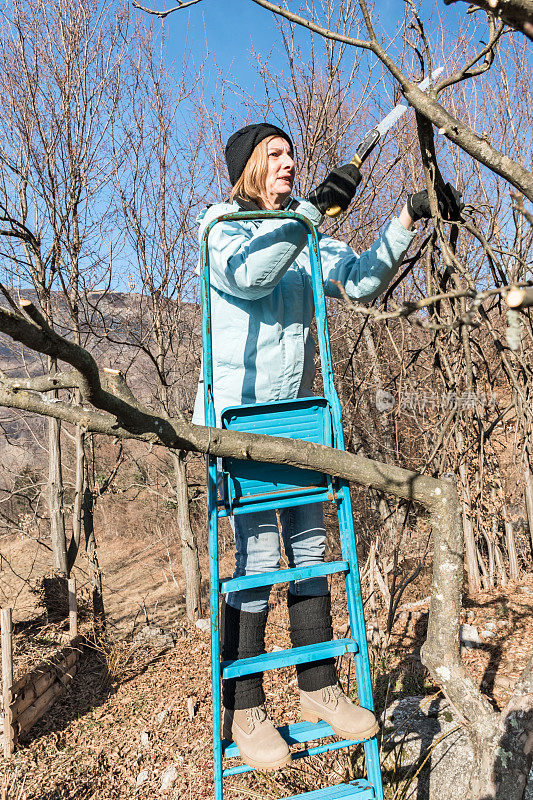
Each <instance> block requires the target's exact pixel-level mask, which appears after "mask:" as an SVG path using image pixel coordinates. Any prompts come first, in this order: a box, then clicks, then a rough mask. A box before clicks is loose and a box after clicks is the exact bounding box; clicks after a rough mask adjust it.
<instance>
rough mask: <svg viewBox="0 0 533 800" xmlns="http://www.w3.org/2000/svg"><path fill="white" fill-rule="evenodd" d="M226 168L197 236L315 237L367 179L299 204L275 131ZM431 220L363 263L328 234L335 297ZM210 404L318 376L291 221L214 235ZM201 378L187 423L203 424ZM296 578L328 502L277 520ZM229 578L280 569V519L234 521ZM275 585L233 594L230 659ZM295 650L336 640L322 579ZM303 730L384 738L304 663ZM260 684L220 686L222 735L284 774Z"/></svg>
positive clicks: (302, 391) (262, 395) (389, 239)
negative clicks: (226, 191)
mask: <svg viewBox="0 0 533 800" xmlns="http://www.w3.org/2000/svg"><path fill="white" fill-rule="evenodd" d="M225 155H226V162H227V165H228V171H229V175H230V180H231V183H232V186H233V189H232V192H231V197H230V202H226V203H219V204H217V205H214V206H210V207H209V208H208V209H206V210H205V211H204V212H203V213H202V214H201V215H200V217H199V222H200V231H199V237H200V240H201V239H202V236H203V233H204V230H205V228H206V226H207V225H208V224H209V223H210V222H211V221H212V220H214V219H215V218H217V217H219V216H221V215H223V214H226V213H228V212H231V211H238V210H259V209H271V210H280V209H289V208H290V209H293V210H297V211H298V213H300V214H302V215H304V216H305V217H307V218H308V219H309V220H310V221H311V222H312V223H313V224H314V225H316V226H319V225H320V224H321V222H322V220H323V213H324V212H325V211H326V209H327V208H330V207H331V206H340V207H341V208H342V209H343V210H345V209H346V208H347V207H348V205H349V203H350V202H351V200H352V198H353V196H354V194H355V191H356V189H357V186H358V184H359V182H360V181H361V176H360V174H359V171H358V169H357V168H356V167H355V166H353V165H352V164H348V165H345V166H343V167H340V168H339V169H337V170H334V171H333V172H332V173H331V174H330V175H329V176H328V178H327V179H326V180H325V181H324V182H323V183H322V184H320V186H318V187H317V188H316V189H315V190H314V191H313V192H311V194H310V196H309V198H308V199H307V200H293V199H291V192H292V187H293V183H294V174H295V164H294V157H293V148H292V142H291V139H290V138H289V136H288V135H287V134H286V133H285V132H284V131H283V130H281V129H280V128H278V127H277V126H275V125H270V124H268V123H259V124H257V125H247V126H246V127H244V128H242V129H241V130H239V131H237V132H236V133H235V134H233V136H231V137H230V139H229V140H228V143H227V146H226V150H225ZM422 216H427V217H429V216H430V211H429V203H428V199H427V193H425V192H420V193H417V194H416V195H413V196H410V197H409V198H408V202H407V204H406V205H405V206H404V208H403V210H402V212H401V214H400V217H399V219H393V220H391V221H390V222H389V223H388V225H387V226H386V228H385V230H384V232H383V234H382V235H381V237H380V238H379V239H378V240H377V242H375V244H374V245H373V246H372V247H371V248H370V249H369V250H367V251H366V252H364V253H362V254H361V255H357V254H356V253H355V252H354V251H353V250H352V249H351V248H350V247H348V246H347V245H346V244H344V243H343V242H341V241H338V240H335V239H331V238H329V237H327V236H320V252H321V258H322V269H323V276H324V288H325V292H326V294H327V295H329V296H331V297H339V290H338V287H337V286H336V285H335V283H334V281H338V282H339V283H340V284H341V285H342V286H344V288H345V290H346V292H347V294H348V295H349V297H352V298H354V299H357V300H360V301H370V300H372V299H373V298H374V297H376V296H377V295H379V294H380V293H381V292H382V291H383V290H384V289H385V288H386V286H387V284H388V283H389V281H390V280H391V278H392V277H393V276H394V274H395V273H396V271H397V268H398V265H399V263H400V261H401V259H402V256H403V254H404V252H405V251H406V249H407V248H408V246H409V244H410V242H411V240H412V238H413V236H414V233H413V232H412V230H411V229H412V227H413V222H414V220H415V219H420V218H421V217H422ZM209 253H210V272H211V286H212V292H211V313H212V336H213V379H214V402H215V410H216V414H217V424H219V421H220V413H221V411H222V409H224V408H225V407H226V406H231V405H240V404H248V403H263V402H269V401H276V400H286V399H292V398H295V397H301V396H308V395H310V394H311V387H312V383H313V378H314V364H313V357H314V350H315V348H314V343H313V340H312V338H311V336H310V333H309V328H310V325H311V321H312V317H313V293H312V285H311V279H310V266H309V256H308V253H307V239H306V232H305V230H304V227H303V226H302V225H301V224H300V223H299V222H297V221H295V220H263V221H260V220H253V221H251V220H246V221H244V220H241V221H231V222H228V221H224V222H221V223H220V224H218V225H216V226H215V227H214V228H213V230H212V232H211V234H210V237H209ZM203 395H204V391H203V383H202V381H200V385H199V387H198V394H197V398H196V404H195V411H194V417H193V421H194V422H196V423H197V424H205V421H204V408H203ZM280 519H281V527H282V538H283V543H284V548H285V553H286V556H287V559H288V562H289V566H290V567H301V566H309V565H312V564H316V563H319V562H322V561H323V560H324V550H325V539H326V532H325V529H324V522H323V516H322V505H321V504H320V503H318V504H312V505H307V506H299V507H295V508H285V509H282V510H281V511H280ZM232 525H233V528H234V533H235V542H236V550H237V552H236V568H235V572H234V577H239V576H242V575H249V574H255V573H260V572H269V571H273V570H275V569H278V568H279V559H280V549H279V533H278V526H277V520H276V513H275V512H274V511H264V512H258V513H256V514H246V515H240V516H236V517H235V518H234V519H233V522H232ZM269 591H270V587H262V588H258V589H253V590H246V591H240V592H232V593H230V594H229V595H228V596H227V597H226V598H225V600H224V601H223V604H222V620H221V628H222V634H221V635H222V657H223V659H224V660H232V659H236V658H249V657H251V656H255V655H259V654H260V653H262V652H264V633H265V626H266V621H267V605H268V597H269ZM288 607H289V619H290V627H291V641H292V645H293V647H299V646H303V645H307V644H315V643H317V642H322V641H327V640H330V639H331V638H332V635H333V634H332V626H331V613H330V596H329V592H328V584H327V579H326V578H325V577H320V578H309V579H306V580H300V581H295V582H293V583H291V584H290V585H289V591H288ZM296 669H297V676H298V685H299V689H300V702H301V711H302V718H303V719H310V720H316V719H323V720H325V721H326V722H328V723H329V724H330V725H331V727H332V728H333V729H334V731H335V732H336V733H337V734H338V735H339V736H342V737H344V738H349V739H365V738H368V737H371V736H373V735H374V734H375V733H376V732H377V729H378V726H377V722H376V720H375V717H374V715H373V714H372V713H371V712H370V711H368V710H367V709H363V708H360V707H359V706H356V705H354V704H353V703H351V701H350V700H349V699H348V698H347V697H346V695H345V694H344V693H343V692H342V690H341V689H340V687H339V686H338V684H337V676H336V673H335V667H334V661H333V659H329V660H327V661H322V662H315V663H313V664H302V665H299V666H297V668H296ZM264 701H265V696H264V693H263V688H262V674H261V673H258V674H256V675H250V676H246V677H243V678H238V679H234V680H228V681H224V684H223V705H224V709H225V710H224V727H223V733H224V737H225V738H227V739H230V740H233V741H235V742H236V744H237V746H238V747H239V751H240V754H241V756H242V758H243V760H244V761H245V762H247V763H248V764H249V765H250V766H252V767H254V768H256V769H277V768H279V767H281V766H283V765H284V764H286V763H288V761H289V760H290V752H289V749H288V747H287V744H286V742H285V741H284V740H283V739H282V737H281V736H280V734H279V733H278V731H277V729H276V728H275V727H274V726H273V725H272V723H271V722H270V720H269V719H268V717H267V715H266V712H265V709H264Z"/></svg>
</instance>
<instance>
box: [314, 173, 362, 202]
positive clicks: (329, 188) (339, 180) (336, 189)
mask: <svg viewBox="0 0 533 800" xmlns="http://www.w3.org/2000/svg"><path fill="white" fill-rule="evenodd" d="M361 180H362V178H361V173H360V172H359V170H358V169H357V167H356V166H355V164H344V165H343V166H342V167H337V168H336V169H334V170H332V172H330V173H329V175H328V177H327V178H326V180H325V181H322V183H321V184H319V185H318V186H317V187H316V189H313V191H312V192H310V193H309V197H308V198H307V199H308V200H309V202H311V203H312V204H313V205H314V206H316V208H318V210H319V211H320V212H321V213H322V214H325V213H326V211H327V210H328V208H334V207H335V206H340V208H341V211H346V209H347V208H348V206H349V205H350V203H351V202H352V200H353V196H354V194H355V192H356V189H357V187H358V186H359V184H360V183H361Z"/></svg>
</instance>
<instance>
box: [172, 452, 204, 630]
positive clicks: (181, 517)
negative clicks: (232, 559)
mask: <svg viewBox="0 0 533 800" xmlns="http://www.w3.org/2000/svg"><path fill="white" fill-rule="evenodd" d="M186 455H187V454H186V453H185V451H183V450H180V451H179V452H178V453H173V454H172V462H173V466H174V477H175V488H176V504H177V518H178V530H179V534H180V538H181V563H182V566H183V575H184V577H185V607H186V612H187V618H188V619H190V620H191V621H194V620H196V619H198V618H199V617H201V615H202V595H201V587H202V576H201V572H200V561H199V558H198V544H197V542H196V536H195V535H194V531H193V529H192V526H191V520H190V516H189V495H188V491H187V472H186V466H185V458H186Z"/></svg>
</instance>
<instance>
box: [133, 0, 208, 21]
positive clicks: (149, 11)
mask: <svg viewBox="0 0 533 800" xmlns="http://www.w3.org/2000/svg"><path fill="white" fill-rule="evenodd" d="M200 2H201V0H186V2H183V3H178V5H177V6H173V7H172V8H168V9H167V10H166V11H157V9H155V8H146V7H145V6H141V5H140V4H139V3H137V2H136V0H132V2H131V4H132V6H133V7H134V8H138V9H139V11H145V12H146V13H147V14H153V15H154V16H155V17H159V19H165V17H168V15H169V14H173V13H174V11H183V9H184V8H187V7H188V6H194V5H196V3H200Z"/></svg>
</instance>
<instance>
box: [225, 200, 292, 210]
mask: <svg viewBox="0 0 533 800" xmlns="http://www.w3.org/2000/svg"><path fill="white" fill-rule="evenodd" d="M292 200H293V198H292V197H289V198H288V199H287V201H286V203H285V205H284V207H283V208H284V209H287V208H290V207H291V204H292ZM233 202H234V203H237V205H238V206H239V207H240V208H242V210H243V211H264V208H261V207H260V206H258V205H257V203H254V201H253V200H244V198H242V197H235V199H234V201H233Z"/></svg>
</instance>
